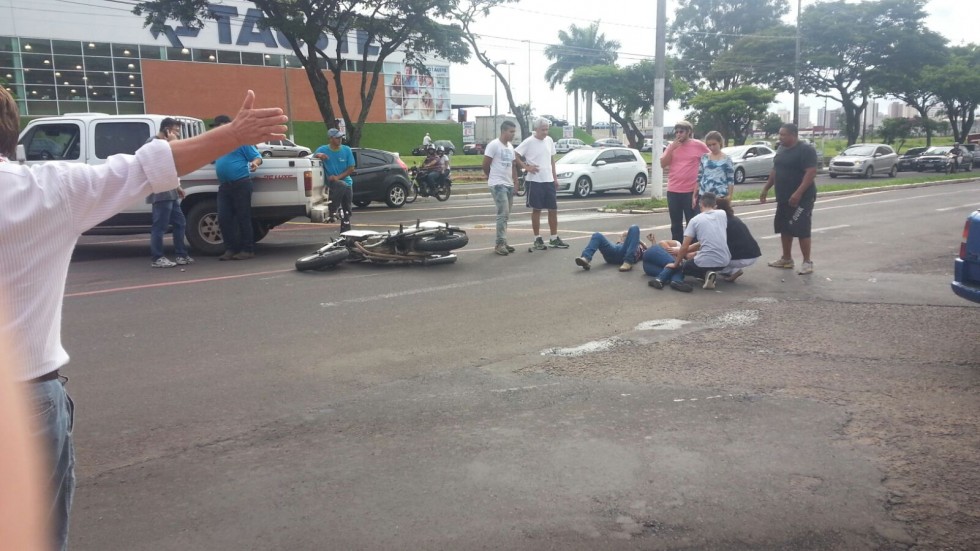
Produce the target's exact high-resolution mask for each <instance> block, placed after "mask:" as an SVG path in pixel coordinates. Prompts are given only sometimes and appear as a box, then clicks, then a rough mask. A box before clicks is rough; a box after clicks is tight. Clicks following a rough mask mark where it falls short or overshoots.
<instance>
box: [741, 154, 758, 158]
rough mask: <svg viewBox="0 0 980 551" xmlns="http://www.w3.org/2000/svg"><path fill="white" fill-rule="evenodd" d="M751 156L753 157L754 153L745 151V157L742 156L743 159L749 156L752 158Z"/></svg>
mask: <svg viewBox="0 0 980 551" xmlns="http://www.w3.org/2000/svg"><path fill="white" fill-rule="evenodd" d="M752 157H755V153H746V154H745V157H743V158H744V159H750V158H752Z"/></svg>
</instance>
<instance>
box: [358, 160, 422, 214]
mask: <svg viewBox="0 0 980 551" xmlns="http://www.w3.org/2000/svg"><path fill="white" fill-rule="evenodd" d="M351 151H352V152H353V153H354V161H355V162H356V163H357V168H356V170H355V172H354V175H353V178H354V199H353V202H354V204H355V205H357V206H359V207H366V206H368V205H369V204H370V203H371V202H372V201H383V202H384V203H385V204H387V205H388V206H389V207H391V208H393V209H397V208H400V207H401V206H402V205H404V204H405V197H406V196H407V195H408V189H409V187H411V183H410V181H409V179H408V167H407V166H406V165H405V163H404V162H403V161H402V160H401V159H399V158H398V157H396V156H395V155H394V154H393V153H389V152H387V151H381V150H380V149H367V148H363V147H352V148H351Z"/></svg>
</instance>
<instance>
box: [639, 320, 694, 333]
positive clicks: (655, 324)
mask: <svg viewBox="0 0 980 551" xmlns="http://www.w3.org/2000/svg"><path fill="white" fill-rule="evenodd" d="M688 323H691V322H689V321H686V320H676V319H666V320H650V321H645V322H643V323H641V324H639V325H637V326H636V328H635V329H634V330H635V331H676V330H678V329H680V328H681V327H684V326H685V325H687V324H688Z"/></svg>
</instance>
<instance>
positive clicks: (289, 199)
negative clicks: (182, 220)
mask: <svg viewBox="0 0 980 551" xmlns="http://www.w3.org/2000/svg"><path fill="white" fill-rule="evenodd" d="M165 117H166V115H105V114H101V113H68V114H65V115H62V116H57V117H43V118H38V119H34V120H32V121H31V122H30V123H29V124H28V125H27V126H26V127H25V128H24V130H23V132H21V134H20V141H19V143H20V144H21V145H23V146H24V152H25V154H26V158H27V161H26V162H27V163H28V164H34V163H43V162H47V161H53V160H57V161H69V162H78V163H88V164H93V165H94V164H101V163H104V162H105V160H106V158H107V157H108V156H109V155H114V154H117V153H128V154H132V153H134V152H135V151H136V150H137V149H139V148H140V147H142V146H143V144H144V143H146V140H147V139H149V137H150V136H152V135H154V134H156V133H157V131H158V130H159V128H160V123H161V122H162V121H163V119H164V118H165ZM173 118H175V119H177V120H178V121H180V124H181V136H183V137H191V136H196V135H198V134H201V133H202V132H204V131H205V128H204V122H203V121H201V120H200V119H194V118H188V117H173ZM180 181H181V187H183V188H184V190H185V191H186V196H185V197H184V199H183V201H182V202H181V208H182V209H183V211H184V214H185V215H186V216H187V241H188V242H189V243H190V245H191V247H193V248H194V249H195V250H196V251H198V252H200V253H201V254H205V255H218V254H221V252H222V251H223V250H224V247H223V245H222V242H221V230H220V229H219V228H218V208H217V206H218V201H217V197H218V179H217V177H216V176H215V171H214V165H213V164H211V165H209V166H207V167H204V168H202V169H200V170H197V171H195V172H192V173H191V174H188V175H186V176H184V177H182V178H181V179H180ZM252 181H253V183H254V191H253V193H252V225H253V228H254V231H255V240H256V241H259V240H260V239H262V238H263V237H265V236H266V235H267V234H268V233H269V230H270V229H272V228H274V227H275V226H278V225H279V224H282V223H285V222H286V221H288V220H290V219H292V218H296V217H298V216H305V217H309V218H310V219H311V220H313V221H315V222H323V221H324V219H325V218H326V200H327V197H326V193H325V191H324V186H323V168H322V166H321V164H320V161H319V160H316V159H310V158H297V159H275V158H267V159H263V161H262V166H260V167H259V169H258V170H257V171H255V173H254V174H253V175H252ZM150 224H151V205H149V204H147V203H146V202H145V201H144V200H140V201H138V202H136V203H134V204H133V205H131V206H130V207H129V208H127V209H126V210H124V211H123V212H121V213H119V214H117V215H115V216H113V217H111V218H109V219H108V220H105V221H104V222H102V223H101V224H99V225H98V226H96V227H95V228H93V229H92V230H91V231H90V232H88V233H89V234H97V235H106V234H112V235H119V234H134V233H149V232H150Z"/></svg>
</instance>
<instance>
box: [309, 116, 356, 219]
mask: <svg viewBox="0 0 980 551" xmlns="http://www.w3.org/2000/svg"><path fill="white" fill-rule="evenodd" d="M327 137H328V138H329V139H330V143H328V144H327V145H321V146H320V147H318V148H316V151H315V152H314V153H313V156H314V157H316V158H317V159H320V160H321V161H322V162H323V175H324V178H326V186H327V190H328V191H329V193H330V196H329V197H330V216H331V217H334V216H335V215H337V214H338V212H339V217H340V231H342V232H343V231H347V230H349V229H350V213H351V208H352V205H351V203H352V201H353V199H354V180H353V179H352V178H351V177H350V175H351V174H353V173H354V168H355V167H356V164H355V162H354V153H353V152H352V151H351V149H350V148H349V147H347V146H346V145H344V143H343V141H344V133H343V132H341V131H340V130H338V129H336V128H331V129H330V130H328V131H327Z"/></svg>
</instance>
